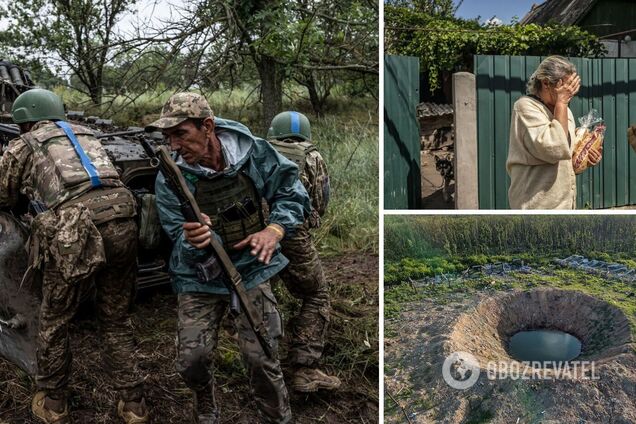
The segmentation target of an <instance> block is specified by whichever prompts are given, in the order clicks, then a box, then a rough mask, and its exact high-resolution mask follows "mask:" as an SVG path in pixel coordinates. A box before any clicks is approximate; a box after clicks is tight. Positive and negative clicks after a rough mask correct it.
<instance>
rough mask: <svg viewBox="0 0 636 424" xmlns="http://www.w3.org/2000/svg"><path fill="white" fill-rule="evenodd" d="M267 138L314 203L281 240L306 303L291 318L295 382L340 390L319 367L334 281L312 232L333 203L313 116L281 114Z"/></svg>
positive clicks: (295, 290) (294, 290) (290, 283)
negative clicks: (292, 166) (290, 165)
mask: <svg viewBox="0 0 636 424" xmlns="http://www.w3.org/2000/svg"><path fill="white" fill-rule="evenodd" d="M267 138H268V139H269V142H270V143H271V144H272V145H273V146H274V147H275V148H276V149H277V150H278V152H279V153H281V154H282V155H284V156H286V157H287V158H288V159H290V160H292V161H294V162H295V163H296V164H297V165H298V167H299V170H300V179H301V181H302V183H303V185H304V186H305V188H306V189H307V192H308V193H309V197H310V198H311V205H312V211H311V214H310V216H309V218H308V219H307V220H305V222H304V223H303V225H302V227H300V228H299V229H297V230H296V232H295V233H294V234H293V235H292V236H290V237H287V238H285V239H284V240H282V241H281V247H282V252H283V254H284V255H285V256H286V257H287V258H288V259H289V265H287V268H285V269H284V270H283V271H282V272H281V273H280V277H281V279H282V280H283V282H284V283H285V286H286V287H287V289H288V290H289V292H290V293H291V294H292V295H293V296H294V297H296V298H297V299H301V300H302V302H303V304H302V307H301V309H300V313H299V314H298V316H297V317H294V318H293V319H292V321H291V323H292V324H291V327H292V330H291V346H290V350H289V359H290V361H291V364H292V366H293V367H294V375H293V377H292V383H291V387H292V388H293V389H294V390H297V391H300V392H315V391H316V390H318V389H327V390H333V389H337V388H338V387H340V380H339V379H338V377H335V376H330V375H327V374H325V373H324V372H322V371H320V370H319V369H318V368H317V366H318V361H319V360H320V357H321V356H322V351H323V348H324V346H325V334H326V332H327V327H328V324H329V310H330V305H329V285H328V283H327V280H326V279H325V274H324V272H323V270H322V264H321V263H320V258H319V257H318V251H317V250H316V247H315V246H314V242H313V238H312V236H311V233H310V232H309V230H310V229H313V228H318V227H319V226H320V217H321V216H322V215H323V214H324V213H325V210H326V209H327V203H328V202H329V174H328V173H327V166H326V165H325V161H324V160H323V158H322V156H321V155H320V153H319V152H318V150H316V147H315V146H314V145H313V144H312V143H311V127H310V124H309V120H308V119H307V117H306V116H305V115H303V114H301V113H298V112H283V113H279V114H278V115H276V116H275V117H274V119H273V120H272V123H271V125H270V128H269V131H268V133H267Z"/></svg>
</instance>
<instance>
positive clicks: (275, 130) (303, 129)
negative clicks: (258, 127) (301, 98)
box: [267, 112, 311, 141]
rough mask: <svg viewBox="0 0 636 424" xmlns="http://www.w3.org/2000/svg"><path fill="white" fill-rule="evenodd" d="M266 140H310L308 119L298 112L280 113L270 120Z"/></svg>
mask: <svg viewBox="0 0 636 424" xmlns="http://www.w3.org/2000/svg"><path fill="white" fill-rule="evenodd" d="M267 138H269V139H272V138H273V139H276V140H284V139H286V138H296V139H299V140H302V141H310V140H311V126H310V125H309V119H307V117H306V116H305V115H303V114H302V113H300V112H282V113H279V114H278V115H276V116H275V117H274V119H272V123H271V124H270V126H269V130H268V131H267Z"/></svg>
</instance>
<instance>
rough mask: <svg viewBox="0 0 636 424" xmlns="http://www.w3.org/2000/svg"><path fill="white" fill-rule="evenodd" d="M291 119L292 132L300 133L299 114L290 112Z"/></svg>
mask: <svg viewBox="0 0 636 424" xmlns="http://www.w3.org/2000/svg"><path fill="white" fill-rule="evenodd" d="M289 114H290V118H291V132H293V133H296V134H298V133H300V115H299V114H298V112H289Z"/></svg>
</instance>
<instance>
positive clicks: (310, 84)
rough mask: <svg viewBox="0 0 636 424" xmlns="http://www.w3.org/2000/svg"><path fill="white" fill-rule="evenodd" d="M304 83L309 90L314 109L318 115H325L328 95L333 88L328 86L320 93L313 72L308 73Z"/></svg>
mask: <svg viewBox="0 0 636 424" xmlns="http://www.w3.org/2000/svg"><path fill="white" fill-rule="evenodd" d="M303 85H304V86H305V87H307V91H308V92H309V101H310V102H311V107H312V109H313V110H314V112H316V115H318V116H323V114H324V108H325V102H326V101H327V97H329V94H330V91H331V90H330V89H329V88H328V87H327V88H325V92H324V93H323V94H322V95H321V94H320V93H318V87H317V84H316V79H315V78H314V75H313V73H310V74H309V75H307V77H306V78H305V80H304V83H303Z"/></svg>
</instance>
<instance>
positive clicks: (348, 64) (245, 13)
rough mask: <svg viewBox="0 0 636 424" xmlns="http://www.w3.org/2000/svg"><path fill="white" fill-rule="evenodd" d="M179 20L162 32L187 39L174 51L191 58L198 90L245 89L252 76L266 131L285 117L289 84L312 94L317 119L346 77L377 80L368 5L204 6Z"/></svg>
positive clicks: (302, 1) (284, 0)
mask: <svg viewBox="0 0 636 424" xmlns="http://www.w3.org/2000/svg"><path fill="white" fill-rule="evenodd" d="M180 15H181V16H182V18H181V19H180V20H179V21H178V22H174V23H173V25H172V27H171V28H169V29H167V30H166V28H163V29H162V32H163V33H165V32H168V33H180V34H182V37H181V38H180V39H179V40H178V41H177V42H176V43H174V46H179V47H178V49H180V50H187V51H188V52H190V53H189V54H190V57H191V60H190V63H191V67H190V68H192V69H195V70H196V71H197V72H196V75H197V83H198V84H199V85H209V84H211V83H213V82H214V81H219V80H220V79H227V78H228V76H229V78H230V80H231V82H235V81H237V80H239V81H240V80H241V76H244V75H245V72H246V70H247V71H249V70H254V71H255V73H256V77H257V81H258V82H259V89H260V98H261V102H262V120H263V121H262V122H263V125H264V126H266V125H268V124H269V122H270V121H271V119H272V118H273V117H274V115H276V114H277V113H279V112H280V111H281V109H282V99H283V86H284V83H285V82H286V81H289V80H291V79H295V80H296V81H297V82H299V83H300V84H302V85H303V86H305V87H307V90H308V94H309V98H310V100H311V102H312V105H313V106H314V109H315V110H316V111H317V112H318V113H320V112H321V110H322V108H323V107H324V103H325V101H326V99H327V98H328V96H329V94H330V91H331V88H332V87H333V84H334V83H335V81H338V78H339V76H340V75H342V73H358V74H372V75H375V76H376V77H377V74H378V61H377V53H376V52H377V45H378V42H377V40H378V37H377V5H376V4H375V3H374V2H371V1H366V2H365V1H362V2H360V1H352V0H349V1H344V2H338V1H335V0H327V1H324V2H312V1H308V0H268V1H241V2H236V3H232V4H228V3H226V2H225V1H224V0H202V1H199V2H197V3H194V4H185V5H183V6H181V12H180ZM175 48H177V47H175ZM192 83H195V81H194V80H193V81H192ZM201 83H203V84H201Z"/></svg>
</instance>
